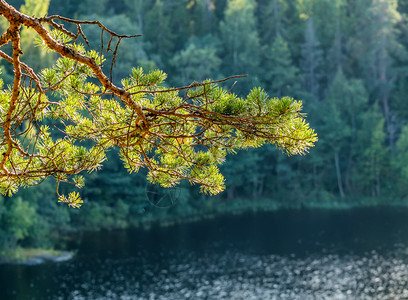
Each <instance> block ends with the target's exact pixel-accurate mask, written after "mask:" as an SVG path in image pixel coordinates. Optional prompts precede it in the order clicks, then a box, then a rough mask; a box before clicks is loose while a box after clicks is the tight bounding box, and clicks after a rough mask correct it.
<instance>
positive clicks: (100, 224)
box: [0, 0, 408, 245]
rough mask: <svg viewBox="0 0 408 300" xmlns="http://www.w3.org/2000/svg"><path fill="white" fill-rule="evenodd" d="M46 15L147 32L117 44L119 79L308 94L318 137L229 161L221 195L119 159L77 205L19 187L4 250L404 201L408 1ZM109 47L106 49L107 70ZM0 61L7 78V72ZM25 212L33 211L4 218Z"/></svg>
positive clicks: (36, 5)
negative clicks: (149, 74) (134, 169)
mask: <svg viewBox="0 0 408 300" xmlns="http://www.w3.org/2000/svg"><path fill="white" fill-rule="evenodd" d="M12 4H13V5H15V6H16V7H20V5H22V4H24V3H22V2H21V1H15V2H14V3H12ZM47 5H48V2H47V1H38V0H27V1H25V9H26V10H27V11H28V12H34V11H35V12H37V13H38V11H40V12H42V11H44V9H45V10H46V8H47ZM30 9H31V11H30ZM32 14H34V13H32ZM48 14H49V15H51V14H60V15H64V16H68V17H73V18H77V19H87V20H99V21H101V22H102V23H104V24H105V25H106V26H107V27H109V28H111V29H113V30H114V31H116V32H120V33H123V34H135V33H136V34H139V33H140V34H142V35H143V36H142V37H141V38H136V39H131V40H123V41H121V43H120V47H119V52H118V54H117V57H116V60H115V65H114V68H113V74H112V76H113V78H114V79H116V80H119V79H120V78H123V77H125V76H126V75H127V74H128V73H129V72H130V69H131V67H133V66H142V67H143V68H145V69H146V70H151V69H156V68H159V69H162V70H164V71H165V72H166V73H168V78H169V79H168V82H169V84H172V85H175V86H182V85H188V84H190V83H191V82H193V81H201V80H204V79H206V78H213V79H220V78H223V77H226V76H229V75H234V74H248V75H249V76H248V78H246V79H243V80H239V81H238V82H237V84H235V85H234V82H227V83H226V86H227V87H231V88H232V90H233V91H235V92H236V93H238V94H245V93H248V92H249V90H250V89H251V88H252V87H254V86H262V87H263V88H264V89H265V90H266V91H267V92H268V93H269V95H271V96H276V97H281V96H291V97H294V98H296V99H301V100H303V103H304V107H305V109H304V111H305V112H307V113H308V120H309V122H310V123H311V125H312V127H313V128H315V129H316V131H317V133H318V136H319V139H320V140H319V142H318V143H317V146H316V147H315V148H314V149H312V151H311V152H310V154H309V155H307V156H305V157H287V156H285V155H284V154H282V153H280V152H279V151H277V150H274V149H273V147H263V148H260V149H257V150H251V151H241V152H239V153H238V154H237V155H235V156H230V157H229V160H228V161H227V162H226V163H225V164H224V165H223V167H222V169H223V174H224V175H225V177H226V179H227V189H226V191H225V192H224V193H222V194H221V195H220V196H218V197H213V198H208V197H206V196H203V195H200V194H198V193H197V191H196V190H195V189H194V188H190V187H188V186H181V187H178V188H175V189H171V190H167V191H162V190H159V189H157V188H156V187H154V186H152V185H150V184H148V183H147V182H146V180H145V177H144V175H143V173H141V174H133V175H129V174H126V171H124V169H123V167H122V165H121V162H120V161H119V160H118V159H117V158H115V154H114V153H112V157H111V158H110V160H109V161H108V162H107V164H106V165H105V166H104V168H103V170H102V171H101V172H98V173H95V174H91V175H89V176H87V182H86V188H85V189H84V190H83V191H82V192H81V193H82V195H83V197H84V199H87V200H88V201H87V203H86V204H85V205H84V207H83V208H81V209H80V210H79V211H77V210H72V209H70V210H69V209H66V208H64V207H60V206H59V205H58V204H57V203H56V196H55V193H54V192H53V188H54V187H53V185H54V183H53V182H45V183H43V184H42V185H40V186H39V187H38V188H35V189H28V190H25V191H22V192H21V193H20V194H18V195H17V199H20V200H16V199H14V200H10V199H3V200H2V201H3V202H4V205H2V206H0V222H1V226H0V239H2V240H4V239H5V238H7V243H8V244H10V245H11V244H13V245H17V244H19V243H20V244H22V245H24V244H26V245H35V244H36V243H37V244H38V245H43V244H44V243H50V240H53V238H55V239H56V238H57V237H58V234H59V233H60V232H61V231H69V230H72V229H76V228H83V229H92V230H93V229H99V228H117V227H126V226H129V225H138V224H140V223H143V224H146V223H147V222H152V221H156V220H159V221H162V222H174V221H184V220H186V219H191V218H199V217H201V216H203V215H210V216H212V215H214V214H216V213H217V212H220V211H221V212H224V211H235V210H244V209H248V208H254V207H256V208H259V209H270V208H273V207H276V206H297V207H299V206H311V205H320V206H322V205H325V206H336V205H371V204H373V205H374V204H378V203H383V204H384V203H390V204H395V203H399V204H401V203H402V204H403V203H404V202H405V201H406V200H407V195H408V188H407V187H408V185H407V184H406V182H407V180H408V126H407V121H408V99H407V98H408V61H407V59H408V52H407V51H408V49H407V47H408V26H407V24H408V23H407V14H408V3H407V2H405V1H402V0H400V1H397V0H259V1H255V0H166V1H164V0H100V1H97V5H96V4H95V1H91V0H81V1H79V0H51V3H50V5H49V8H48ZM84 31H85V33H86V34H87V37H88V40H89V41H90V43H91V46H92V47H94V48H96V49H101V45H102V42H103V43H104V51H106V50H107V44H108V40H106V37H105V40H104V39H103V37H102V38H101V31H100V29H99V28H97V27H94V28H85V29H84ZM25 34H26V35H27V39H26V41H27V44H28V46H26V48H25V49H24V48H23V52H24V56H23V59H24V60H25V61H26V62H27V63H29V64H31V65H34V66H35V67H37V68H40V67H41V66H46V65H49V64H51V63H52V61H53V59H55V58H53V57H52V56H49V55H48V56H47V55H46V54H44V53H42V52H41V50H40V48H38V47H33V43H34V42H33V41H32V40H33V39H32V38H29V35H30V33H29V32H27V33H25ZM116 42H117V41H113V42H112V45H111V48H113V47H114V46H115V45H116ZM30 43H31V44H30ZM112 52H113V51H110V52H108V53H105V56H106V58H107V64H106V72H107V73H109V72H110V68H111V65H110V63H109V62H110V61H111V60H112ZM1 66H2V70H3V75H2V76H3V79H4V80H5V81H6V82H7V80H8V82H10V80H12V69H11V68H10V65H7V64H6V63H4V62H1ZM18 197H19V198H18ZM21 199H24V200H21ZM4 208H7V209H4ZM19 213H21V214H23V213H24V214H25V215H30V216H32V217H31V218H30V219H29V220H26V219H22V218H20V219H19V218H14V219H13V218H12V217H10V216H9V215H10V214H12V215H13V214H14V215H16V214H17V215H18V214H19ZM10 220H15V221H13V222H17V223H16V224H14V223H13V224H12V223H10V222H12V221H10ZM18 222H21V224H18ZM13 226H14V227H13ZM10 228H11V229H10ZM13 228H19V229H22V230H20V231H19V230H15V229H13ZM8 244H7V245H8ZM0 245H5V243H3V242H1V241H0Z"/></svg>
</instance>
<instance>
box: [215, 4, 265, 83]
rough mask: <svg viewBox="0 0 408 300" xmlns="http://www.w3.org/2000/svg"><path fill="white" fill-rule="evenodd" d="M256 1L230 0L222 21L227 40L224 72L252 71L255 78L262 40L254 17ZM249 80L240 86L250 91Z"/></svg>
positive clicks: (222, 35)
mask: <svg viewBox="0 0 408 300" xmlns="http://www.w3.org/2000/svg"><path fill="white" fill-rule="evenodd" d="M255 5H256V3H255V1H254V0H228V1H227V8H226V9H225V14H224V20H223V21H221V23H220V31H221V39H222V40H223V43H224V52H225V59H224V61H223V70H224V73H225V74H249V75H250V79H252V80H254V79H255V78H256V75H257V72H258V68H259V64H260V55H261V52H260V41H259V36H258V31H257V28H256V26H257V24H256V21H257V20H256V18H255ZM250 86H251V84H250V82H249V81H247V82H245V86H244V85H241V89H242V90H244V91H245V90H248V89H249V87H250Z"/></svg>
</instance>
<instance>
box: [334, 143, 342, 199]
mask: <svg viewBox="0 0 408 300" xmlns="http://www.w3.org/2000/svg"><path fill="white" fill-rule="evenodd" d="M334 165H335V167H336V176H337V186H338V188H339V193H340V197H341V198H344V190H343V181H342V179H341V170H340V164H339V152H337V151H336V152H335V153H334Z"/></svg>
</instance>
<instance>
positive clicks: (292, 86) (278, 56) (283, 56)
mask: <svg viewBox="0 0 408 300" xmlns="http://www.w3.org/2000/svg"><path fill="white" fill-rule="evenodd" d="M264 55H265V60H264V62H265V64H264V66H265V68H266V71H265V75H264V78H265V86H266V87H267V89H268V90H269V91H270V93H271V94H272V95H274V96H277V97H281V96H288V95H293V94H294V92H295V91H296V90H297V89H299V88H300V86H299V84H298V83H299V74H298V73H299V70H298V68H297V67H296V66H294V64H293V61H292V57H291V54H290V50H289V47H288V44H287V43H286V41H285V40H284V39H283V38H282V37H281V36H280V35H278V36H277V37H276V38H275V40H274V41H273V43H272V45H271V46H270V47H266V48H265V51H264Z"/></svg>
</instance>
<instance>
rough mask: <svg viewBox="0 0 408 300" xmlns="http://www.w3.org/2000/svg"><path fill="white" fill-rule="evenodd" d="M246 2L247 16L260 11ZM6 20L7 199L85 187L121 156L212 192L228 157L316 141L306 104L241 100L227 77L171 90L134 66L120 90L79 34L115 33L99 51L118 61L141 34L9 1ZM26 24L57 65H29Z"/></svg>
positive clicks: (3, 174) (155, 176)
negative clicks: (113, 155)
mask: <svg viewBox="0 0 408 300" xmlns="http://www.w3.org/2000/svg"><path fill="white" fill-rule="evenodd" d="M234 1H238V0H234ZM242 1H243V2H242V4H243V6H242V7H246V8H248V10H247V12H249V16H251V11H252V10H251V9H252V8H253V4H254V3H253V2H246V1H244V0H242ZM160 3H161V2H160V1H159V0H157V1H156V5H157V6H160V5H161V4H160ZM159 8H160V7H158V9H159ZM0 15H1V16H2V17H3V18H5V19H7V21H8V23H9V27H8V29H7V31H6V32H4V33H3V34H2V35H1V37H0V47H1V46H4V45H7V44H11V45H12V51H11V53H10V54H7V53H6V52H4V51H3V49H2V50H0V56H1V57H2V58H3V59H4V60H6V61H8V62H9V63H10V64H12V66H13V68H14V80H13V85H12V86H11V87H10V88H3V89H2V93H1V94H0V107H1V111H0V112H1V118H2V122H1V130H2V131H1V134H2V138H1V140H0V151H1V153H2V158H1V159H0V190H1V192H2V193H5V194H13V193H15V192H16V191H17V190H18V189H19V188H21V187H25V186H32V185H36V184H39V183H41V182H42V181H43V180H45V179H46V178H48V177H54V178H55V179H56V180H57V182H58V184H59V183H61V182H69V183H72V184H74V185H75V186H77V187H82V186H83V185H84V178H83V177H82V176H81V175H80V173H81V172H82V171H88V172H92V171H95V170H98V169H99V168H100V167H101V165H102V163H103V162H104V161H105V160H106V155H107V152H108V151H111V150H112V149H116V150H117V151H118V152H119V155H120V157H121V159H122V161H123V163H124V165H125V167H126V169H127V170H128V171H129V172H138V171H139V169H140V168H146V169H147V170H148V174H147V178H148V180H149V181H150V182H152V183H157V184H160V185H162V186H163V187H173V186H175V185H177V184H178V183H179V182H180V181H181V180H183V179H185V180H187V181H189V182H190V183H191V184H198V185H200V187H201V191H203V192H205V193H208V194H216V193H219V192H220V191H222V190H223V188H224V178H223V176H222V175H221V174H220V172H219V169H218V166H217V165H219V164H221V163H222V162H223V161H224V160H225V156H226V154H227V152H234V151H235V150H238V149H246V148H248V147H259V146H262V145H264V144H267V143H270V144H273V145H275V146H277V147H278V148H280V149H283V150H285V151H286V152H287V153H289V154H303V153H305V152H307V151H308V149H309V148H310V147H312V146H313V145H314V143H315V141H316V140H317V138H316V135H315V133H314V131H313V130H312V129H310V128H309V125H308V124H307V123H306V122H305V119H304V115H303V114H302V113H301V108H302V104H301V102H299V101H294V100H293V99H292V98H289V97H283V98H281V99H278V98H273V99H271V98H269V97H268V96H267V94H266V93H265V92H264V91H263V90H262V89H260V88H255V89H253V90H252V91H251V92H250V93H249V95H248V96H247V97H246V98H240V97H238V96H236V95H234V94H232V93H230V92H229V91H227V90H224V89H222V88H220V87H219V86H217V83H221V82H225V81H226V80H228V79H229V78H225V79H223V80H218V81H209V80H207V81H204V82H193V83H192V84H190V85H187V86H184V87H179V88H169V87H166V86H165V84H164V81H165V79H166V74H165V73H163V72H162V71H160V70H156V71H151V72H148V73H145V72H144V71H143V70H142V69H141V68H134V69H133V70H132V72H131V74H130V75H129V76H128V77H126V78H123V79H122V81H121V83H120V85H119V84H116V83H114V82H113V81H111V80H110V79H109V78H108V77H107V76H106V75H105V73H104V72H103V65H104V58H103V56H101V54H100V51H95V50H91V49H87V46H85V45H88V44H89V42H88V40H87V38H86V36H85V34H84V31H83V30H82V27H84V26H97V27H99V28H100V30H101V33H102V34H103V33H107V34H109V35H110V37H111V38H110V39H109V40H108V41H106V40H105V42H104V43H103V44H102V47H103V48H104V49H106V48H107V49H110V50H111V51H113V53H114V57H115V55H117V49H118V47H119V44H120V42H121V41H122V40H123V39H128V38H134V37H135V36H129V35H121V34H118V33H116V32H114V31H112V30H110V29H109V28H107V27H105V26H104V25H103V24H101V23H100V22H97V21H78V20H73V19H69V18H64V17H61V16H55V15H54V16H45V17H40V18H37V17H31V16H27V15H25V14H22V13H21V12H19V11H18V10H16V9H15V8H14V7H12V6H10V5H9V4H8V3H7V2H5V1H4V0H0ZM234 20H235V21H239V20H237V19H236V18H235V19H234ZM65 24H70V25H74V27H73V28H76V30H75V31H70V30H68V29H66V28H68V26H63V25H65ZM45 25H47V26H45ZM21 26H25V27H28V28H29V29H30V30H33V31H34V32H35V33H36V35H37V36H38V38H39V39H40V40H42V43H41V44H43V46H44V47H45V48H46V49H48V50H50V51H52V52H55V53H57V54H58V55H59V56H60V58H59V59H58V60H57V62H56V64H55V65H53V66H52V67H50V68H46V69H43V70H41V71H38V70H34V69H32V68H30V66H28V65H27V64H25V63H24V62H23V61H24V54H23V53H22V52H21V43H20V42H21V37H20V28H21ZM48 26H49V27H51V28H52V29H48V28H47V27H48ZM157 38H158V39H159V38H160V37H159V36H157ZM102 47H101V48H102ZM99 50H100V49H99ZM156 50H158V49H156ZM247 50H248V49H247ZM160 51H164V49H161V50H160ZM237 63H238V62H237ZM238 77H242V76H234V77H233V78H238ZM57 192H58V187H57ZM59 201H62V202H65V203H67V204H69V205H70V206H73V207H78V206H79V205H80V204H81V202H82V200H81V199H80V197H79V194H78V193H77V192H72V193H70V194H69V196H68V197H67V196H65V195H59Z"/></svg>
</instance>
